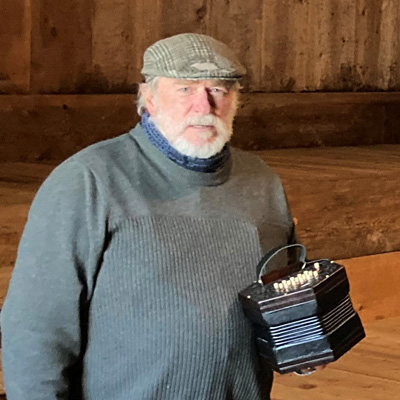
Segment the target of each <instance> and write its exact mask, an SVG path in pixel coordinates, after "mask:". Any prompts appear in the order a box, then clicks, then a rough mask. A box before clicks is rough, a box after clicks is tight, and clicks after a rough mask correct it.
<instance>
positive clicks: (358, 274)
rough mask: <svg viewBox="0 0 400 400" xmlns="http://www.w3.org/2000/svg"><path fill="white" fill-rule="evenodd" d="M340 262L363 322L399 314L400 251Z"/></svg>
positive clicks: (355, 306)
mask: <svg viewBox="0 0 400 400" xmlns="http://www.w3.org/2000/svg"><path fill="white" fill-rule="evenodd" d="M338 262H339V263H341V264H343V265H345V267H346V272H347V276H348V278H349V282H350V294H351V298H352V302H353V305H354V308H355V309H356V310H357V312H358V313H359V315H360V317H361V319H362V320H363V322H367V321H373V320H379V319H386V318H392V317H396V316H399V315H400V311H399V310H400V296H399V291H398V288H399V287H400V273H399V271H400V252H393V253H386V254H376V255H372V256H367V257H358V258H352V259H345V260H339V261H338ZM381 335H382V333H381ZM399 337H400V335H399ZM374 344H375V345H376V343H375V342H374ZM399 365H400V364H399Z"/></svg>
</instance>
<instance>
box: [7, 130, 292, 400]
mask: <svg viewBox="0 0 400 400" xmlns="http://www.w3.org/2000/svg"><path fill="white" fill-rule="evenodd" d="M291 235H292V219H291V216H290V212H289V210H288V206H287V203H286V200H285V195H284V192H283V189H282V186H281V183H280V180H279V179H278V178H277V176H276V175H275V174H274V173H273V172H272V171H271V170H270V169H269V168H268V167H267V166H266V165H265V164H264V163H263V162H262V161H260V160H259V159H258V158H257V157H255V156H254V155H250V154H247V153H245V152H242V151H239V150H232V154H231V159H230V160H229V161H228V162H227V163H225V165H224V166H223V167H222V168H221V169H220V170H218V171H217V172H214V173H202V172H195V171H191V170H188V169H185V168H183V167H181V166H179V165H177V164H175V163H174V162H173V161H171V160H169V159H168V158H166V157H165V156H164V154H162V153H161V152H160V151H159V150H158V149H157V148H155V147H154V146H153V145H152V144H151V143H150V142H149V141H148V140H147V138H146V136H145V134H144V133H143V131H142V129H141V127H140V125H138V126H137V127H136V128H135V129H133V130H132V131H131V132H130V133H128V134H125V135H122V136H120V137H118V138H115V139H111V140H108V141H105V142H100V143H98V144H96V145H93V146H91V147H89V148H87V149H85V150H83V151H81V152H80V153H77V154H76V155H75V156H73V157H72V158H70V159H69V160H67V161H66V162H64V163H63V164H61V165H60V166H59V167H57V168H56V169H55V170H54V171H53V173H52V174H51V175H50V176H49V178H48V179H47V180H46V181H45V183H44V184H43V185H42V187H41V188H40V190H39V192H38V193H37V195H36V197H35V200H34V202H33V204H32V207H31V210H30V213H29V218H28V222H27V225H26V227H25V230H24V233H23V236H22V240H21V243H20V246H19V251H18V258H17V263H16V266H15V269H14V272H13V276H12V279H11V283H10V287H9V292H8V295H7V299H6V301H5V304H4V308H3V310H2V315H1V319H2V320H1V322H2V330H3V370H4V382H5V388H6V392H7V395H8V397H7V399H8V400H22V399H28V398H29V399H30V400H55V399H63V400H64V399H74V400H77V399H84V400H102V399H104V400H133V399H135V400H183V399H185V400H224V399H227V400H228V399H230V400H259V399H269V390H270V385H271V382H272V372H271V371H269V370H268V369H267V368H260V365H259V361H258V359H257V356H256V351H255V348H254V343H253V341H252V335H251V326H250V323H249V322H248V321H247V320H246V318H245V317H244V315H243V313H242V311H241V308H240V305H239V302H238V292H239V291H240V290H241V289H243V288H244V287H246V286H248V285H249V284H251V282H252V281H253V280H254V279H255V278H256V272H255V267H256V265H257V263H258V261H259V259H260V257H261V256H262V254H263V253H264V252H266V251H267V250H269V249H271V248H273V247H276V246H279V245H282V244H285V243H288V242H290V241H291V240H292V237H291Z"/></svg>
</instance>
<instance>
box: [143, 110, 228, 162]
mask: <svg viewBox="0 0 400 400" xmlns="http://www.w3.org/2000/svg"><path fill="white" fill-rule="evenodd" d="M235 113H236V102H235V104H234V105H233V106H232V111H231V113H230V115H228V117H227V122H224V121H223V120H222V119H221V118H219V117H217V116H215V115H212V114H208V115H204V116H194V117H189V118H187V119H186V120H185V121H184V122H183V123H181V124H180V125H177V123H176V122H175V121H174V120H173V118H171V117H170V116H169V115H168V114H166V113H164V112H162V111H161V110H159V109H158V110H157V112H156V115H154V116H152V117H150V119H151V120H152V121H153V122H154V124H155V125H156V126H157V128H158V129H159V131H160V132H161V133H162V135H163V136H164V137H165V138H166V139H167V140H168V142H169V144H170V145H171V146H172V147H173V148H174V149H175V150H177V151H178V152H179V153H181V154H183V155H186V156H189V157H195V158H210V157H212V156H214V155H216V154H218V153H219V152H220V151H221V150H222V149H223V148H224V146H225V144H226V143H228V142H229V140H230V139H231V136H232V126H233V120H234V116H235ZM189 125H212V126H214V129H215V131H216V134H215V131H214V130H210V131H209V132H208V131H202V132H199V133H198V135H199V136H200V137H201V138H202V139H205V140H206V139H209V138H211V137H212V136H215V137H214V139H213V140H212V141H211V142H206V143H203V144H202V145H199V144H194V143H191V142H190V141H189V140H188V139H187V138H185V136H184V132H185V129H186V127H188V126H189Z"/></svg>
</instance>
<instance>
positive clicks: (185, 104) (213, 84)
mask: <svg viewBox="0 0 400 400" xmlns="http://www.w3.org/2000/svg"><path fill="white" fill-rule="evenodd" d="M230 86H232V83H228V85H227V83H226V82H222V81H214V80H200V81H190V80H181V79H171V78H159V80H158V84H157V88H156V90H155V92H154V93H153V92H151V91H149V92H147V93H146V95H145V96H146V97H145V98H146V107H147V110H148V111H149V113H150V116H151V119H152V121H153V122H154V123H155V124H156V126H157V127H158V129H159V130H160V132H161V133H162V134H163V135H164V136H165V137H166V139H167V140H168V141H169V143H170V144H171V145H172V146H173V147H174V148H175V149H176V150H178V151H179V152H180V153H182V154H185V155H188V156H191V157H199V158H209V157H211V156H213V155H215V154H217V153H219V152H220V151H221V150H222V148H223V147H224V145H225V144H226V143H227V142H228V141H229V139H230V137H231V135H232V124H233V119H234V116H235V113H236V108H237V92H236V90H235V89H232V88H230Z"/></svg>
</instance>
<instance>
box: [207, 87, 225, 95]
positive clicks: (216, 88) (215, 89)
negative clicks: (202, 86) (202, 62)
mask: <svg viewBox="0 0 400 400" xmlns="http://www.w3.org/2000/svg"><path fill="white" fill-rule="evenodd" d="M210 92H211V93H216V94H226V90H225V89H223V88H219V87H213V88H211V89H210Z"/></svg>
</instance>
